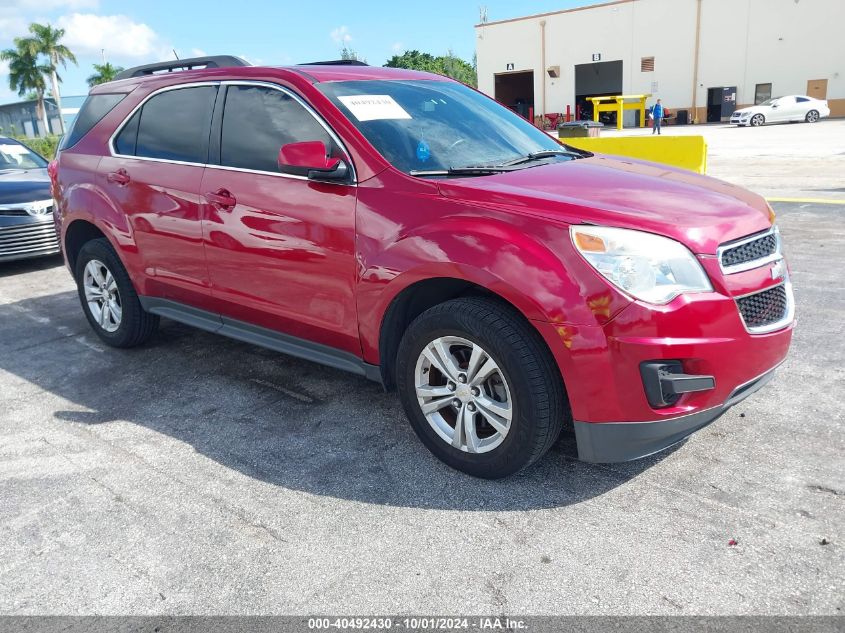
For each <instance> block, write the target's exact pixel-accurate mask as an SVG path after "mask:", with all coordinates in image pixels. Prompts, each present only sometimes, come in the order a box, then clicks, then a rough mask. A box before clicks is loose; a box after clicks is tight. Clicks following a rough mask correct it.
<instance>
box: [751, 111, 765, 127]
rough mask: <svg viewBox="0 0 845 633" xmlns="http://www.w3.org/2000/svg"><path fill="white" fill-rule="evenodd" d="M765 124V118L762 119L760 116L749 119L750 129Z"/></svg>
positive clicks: (756, 115)
mask: <svg viewBox="0 0 845 633" xmlns="http://www.w3.org/2000/svg"><path fill="white" fill-rule="evenodd" d="M765 122H766V117H764V116H763V115H762V114H755V115H754V116H753V117H751V121H750V123H751V127H760V126H761V125H763V124H764V123H765Z"/></svg>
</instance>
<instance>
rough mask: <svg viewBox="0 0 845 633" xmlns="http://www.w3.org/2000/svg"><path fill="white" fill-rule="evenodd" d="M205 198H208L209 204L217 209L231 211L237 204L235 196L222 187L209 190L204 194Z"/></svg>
mask: <svg viewBox="0 0 845 633" xmlns="http://www.w3.org/2000/svg"><path fill="white" fill-rule="evenodd" d="M205 199H206V200H208V202H209V204H211V205H212V206H214V207H217V208H218V209H223V210H224V211H231V210H232V209H234V208H235V205H236V204H238V201H237V199H236V198H235V196H233V195H232V194H231V193H229V191H228V190H226V189H223V188H222V187H221V188H220V189H218V190H217V191H210V192H208V193H207V194H205Z"/></svg>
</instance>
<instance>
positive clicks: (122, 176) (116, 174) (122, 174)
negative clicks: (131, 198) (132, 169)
mask: <svg viewBox="0 0 845 633" xmlns="http://www.w3.org/2000/svg"><path fill="white" fill-rule="evenodd" d="M106 180H108V181H109V182H113V183H115V184H118V185H128V184H129V180H130V178H129V174H128V173H127V172H126V170H125V169H118V170H117V171H112V172H109V174H108V176H106Z"/></svg>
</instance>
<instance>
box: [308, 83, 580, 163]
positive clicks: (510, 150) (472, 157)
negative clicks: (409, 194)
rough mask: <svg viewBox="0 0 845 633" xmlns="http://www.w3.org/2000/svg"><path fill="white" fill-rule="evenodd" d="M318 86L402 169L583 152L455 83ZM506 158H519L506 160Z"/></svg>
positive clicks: (572, 155) (528, 159)
mask: <svg viewBox="0 0 845 633" xmlns="http://www.w3.org/2000/svg"><path fill="white" fill-rule="evenodd" d="M318 88H319V89H320V90H321V91H322V92H323V94H325V95H326V96H327V97H328V98H329V99H331V101H332V102H333V103H334V104H335V105H336V106H337V107H338V108H340V110H341V111H342V112H343V113H344V114H346V116H347V117H348V118H349V120H350V121H351V122H352V123H353V124H354V125H355V126H356V127H357V128H358V129H359V130H360V131H361V133H362V134H363V135H364V136H365V137H366V138H367V140H368V141H370V143H372V145H373V146H374V147H375V148H376V149H377V150H378V151H379V152H380V153H381V154H382V156H384V157H385V158H386V159H387V160H388V161H390V163H391V164H393V166H394V167H396V168H397V169H400V170H402V171H404V172H406V173H418V174H421V175H433V174H434V173H435V172H448V171H449V170H461V169H465V168H467V167H482V166H483V167H494V166H495V167H499V168H501V169H508V170H510V169H517V168H522V167H529V166H531V165H532V164H537V163H536V162H532V161H534V160H571V159H572V158H578V157H580V156H581V155H580V154H577V153H576V151H575V150H571V149H567V148H566V147H564V146H562V145H561V144H559V143H558V142H557V141H555V140H554V139H552V138H551V137H550V136H549V135H548V134H546V133H545V132H543V131H542V130H539V129H537V128H536V127H534V126H533V125H531V124H530V123H529V122H528V121H526V120H525V119H523V118H522V117H520V116H518V115H517V114H515V113H514V112H512V111H511V110H508V109H507V108H506V107H504V106H502V105H500V104H498V103H496V102H495V101H493V100H491V99H488V98H487V97H485V96H483V95H482V94H480V93H478V92H476V91H475V90H472V89H470V88H468V87H466V86H464V85H463V84H460V83H456V82H450V81H430V80H422V81H394V80H390V81H342V82H327V83H323V84H320V85H319V86H318ZM538 153H541V154H542V153H547V154H543V155H541V156H535V155H536V154H538ZM521 159H525V160H524V161H523V160H521ZM508 162H512V163H520V165H519V167H517V166H516V165H514V166H505V165H504V164H505V163H508ZM483 173H484V172H483V170H481V171H476V172H475V175H481V174H483ZM488 173H489V172H488ZM470 175H471V174H470Z"/></svg>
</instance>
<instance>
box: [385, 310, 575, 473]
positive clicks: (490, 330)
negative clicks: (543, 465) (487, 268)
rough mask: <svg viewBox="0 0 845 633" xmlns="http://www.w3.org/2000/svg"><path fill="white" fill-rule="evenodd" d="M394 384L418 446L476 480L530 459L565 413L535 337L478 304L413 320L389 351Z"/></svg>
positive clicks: (509, 315)
mask: <svg viewBox="0 0 845 633" xmlns="http://www.w3.org/2000/svg"><path fill="white" fill-rule="evenodd" d="M396 383H397V385H398V387H399V395H400V398H401V400H402V405H403V407H404V409H405V412H406V414H407V415H408V418H409V420H410V421H411V426H412V427H413V428H414V431H415V432H416V433H417V435H418V436H419V438H420V439H421V440H422V442H423V443H424V444H425V445H426V447H427V448H428V449H429V450H430V451H431V452H432V453H434V454H435V456H437V457H438V458H439V459H440V460H442V461H443V462H445V463H446V464H448V465H449V466H452V467H453V468H456V469H458V470H460V471H463V472H465V473H468V474H470V475H474V476H476V477H484V478H488V479H496V478H500V477H505V476H507V475H510V474H512V473H515V472H517V471H518V470H520V469H522V468H524V467H526V466H528V465H530V464H532V463H533V462H535V461H536V460H537V459H539V458H540V457H541V456H542V455H543V454H544V453H545V452H546V451H547V450H548V449H549V448H550V447H551V446H552V445H553V444H554V442H555V441H556V440H557V438H558V436H559V434H560V431H561V429H562V427H563V425H564V421H565V419H566V415H567V414H566V411H567V407H566V399H565V396H564V393H563V385H562V382H561V380H560V372H559V370H558V368H557V365H556V364H555V361H554V359H553V358H552V356H551V354H550V353H549V351H548V349H547V348H546V347H545V345H544V344H543V342H542V339H540V337H539V335H538V334H537V333H536V331H534V330H532V329H531V327H530V326H529V325H528V324H527V323H526V322H525V321H524V320H523V319H522V318H521V317H520V316H519V315H518V313H516V312H515V311H514V310H513V309H512V308H509V307H508V306H505V305H502V304H500V303H498V302H496V301H492V300H489V299H484V298H475V297H473V298H463V299H455V300H452V301H448V302H446V303H443V304H440V305H437V306H435V307H433V308H431V309H429V310H427V311H426V312H424V313H423V314H421V315H420V316H419V317H417V319H416V320H414V322H413V323H412V324H411V326H410V327H409V328H408V330H407V331H406V332H405V335H404V336H403V338H402V342H401V343H400V346H399V353H398V363H397V369H396Z"/></svg>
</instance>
